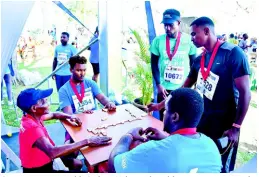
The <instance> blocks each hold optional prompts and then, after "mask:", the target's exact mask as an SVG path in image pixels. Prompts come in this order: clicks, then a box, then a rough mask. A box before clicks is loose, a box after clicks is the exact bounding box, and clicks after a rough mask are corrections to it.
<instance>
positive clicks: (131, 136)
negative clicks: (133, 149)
mask: <svg viewBox="0 0 259 177" xmlns="http://www.w3.org/2000/svg"><path fill="white" fill-rule="evenodd" d="M126 135H128V136H130V138H131V140H132V141H133V140H134V138H133V135H132V134H130V133H127V134H126Z"/></svg>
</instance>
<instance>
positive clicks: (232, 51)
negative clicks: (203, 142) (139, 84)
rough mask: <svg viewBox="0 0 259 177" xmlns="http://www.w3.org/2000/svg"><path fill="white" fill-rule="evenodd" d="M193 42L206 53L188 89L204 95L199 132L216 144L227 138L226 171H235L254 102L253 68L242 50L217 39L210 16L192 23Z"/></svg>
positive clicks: (200, 60) (190, 75) (187, 84)
mask: <svg viewBox="0 0 259 177" xmlns="http://www.w3.org/2000/svg"><path fill="white" fill-rule="evenodd" d="M191 36H192V41H193V43H194V44H195V45H196V47H202V46H203V47H204V48H205V49H206V51H205V52H204V53H203V54H202V56H201V57H198V58H197V60H195V62H194V64H193V66H192V68H191V71H190V74H189V76H188V78H187V80H186V81H185V83H184V87H192V86H193V85H194V83H195V82H196V90H197V91H198V92H199V93H200V94H201V95H202V96H203V99H204V113H203V117H202V119H201V122H200V124H199V126H198V130H199V131H200V132H202V133H204V134H205V135H207V136H209V137H210V138H212V139H213V140H214V141H215V142H216V141H217V140H218V139H219V138H221V137H223V136H226V137H228V139H229V148H228V149H226V150H224V151H225V152H223V153H222V163H223V168H222V172H223V173H224V172H230V171H232V170H233V169H234V166H235V161H236V154H237V149H238V140H239V134H240V128H241V125H242V122H243V120H244V118H245V116H246V113H247V110H248V108H249V102H250V100H251V92H250V87H249V84H250V81H249V75H250V69H249V63H248V59H247V57H246V55H245V53H244V52H243V51H242V49H241V48H239V47H237V46H235V45H233V44H231V43H228V42H221V41H219V40H217V37H216V35H215V30H214V23H213V21H212V20H211V19H209V18H208V17H201V18H198V19H196V20H195V21H193V22H192V24H191Z"/></svg>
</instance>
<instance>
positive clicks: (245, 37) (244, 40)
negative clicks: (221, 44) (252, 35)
mask: <svg viewBox="0 0 259 177" xmlns="http://www.w3.org/2000/svg"><path fill="white" fill-rule="evenodd" d="M247 39H248V35H247V34H246V33H245V34H243V39H242V40H241V41H240V42H239V44H238V46H239V47H241V48H242V49H243V50H244V52H247V50H248V47H249V45H248V44H247Z"/></svg>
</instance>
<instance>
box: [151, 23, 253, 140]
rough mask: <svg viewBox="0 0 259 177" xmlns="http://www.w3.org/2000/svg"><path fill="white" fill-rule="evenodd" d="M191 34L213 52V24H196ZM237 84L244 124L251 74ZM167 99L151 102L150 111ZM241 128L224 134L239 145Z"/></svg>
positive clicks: (188, 84)
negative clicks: (157, 102)
mask: <svg viewBox="0 0 259 177" xmlns="http://www.w3.org/2000/svg"><path fill="white" fill-rule="evenodd" d="M191 31H192V32H191V35H192V41H193V43H194V44H195V45H196V47H204V48H205V49H206V50H207V51H210V52H212V51H213V49H214V46H215V45H216V42H217V37H216V35H215V32H214V28H213V27H211V26H199V27H197V26H196V25H194V26H192V27H191ZM196 81H197V79H196V80H193V79H191V78H187V79H186V80H185V82H184V84H183V87H189V88H191V87H192V86H193V85H194V84H195V83H196ZM234 82H235V85H236V87H237V90H238V91H239V99H238V106H237V112H236V119H235V120H236V121H235V122H233V123H236V124H238V125H242V123H243V120H244V118H245V115H246V113H247V110H248V108H249V102H250V100H251V92H250V88H249V76H248V75H244V76H241V77H238V78H236V79H234ZM164 105H165V101H163V102H161V103H159V104H151V105H149V106H148V108H149V111H156V110H160V109H162V108H163V107H164ZM239 133H240V130H239V129H238V128H235V127H232V128H231V129H229V130H227V131H225V132H224V135H225V136H227V137H228V138H229V141H230V142H231V143H232V144H233V145H237V143H238V138H239Z"/></svg>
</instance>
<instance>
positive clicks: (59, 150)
mask: <svg viewBox="0 0 259 177" xmlns="http://www.w3.org/2000/svg"><path fill="white" fill-rule="evenodd" d="M28 114H30V115H31V116H32V117H33V118H34V119H35V120H36V121H38V122H40V121H41V120H43V121H46V120H50V119H59V120H64V119H68V120H70V121H72V122H75V123H76V124H75V125H76V126H81V124H82V123H81V121H80V119H78V118H77V117H76V116H75V115H68V114H64V113H59V112H58V113H50V112H49V105H48V102H47V98H44V99H41V100H39V101H38V102H37V104H36V105H33V106H32V107H31V109H30V111H29V112H28ZM110 140H111V138H110V137H106V136H105V137H91V138H89V139H84V140H82V141H79V142H77V143H72V144H67V145H62V146H53V145H52V144H51V143H50V141H49V139H48V138H47V137H41V138H39V139H37V140H36V142H35V143H34V144H33V147H37V148H38V149H40V150H42V151H43V152H44V153H45V154H46V155H47V156H48V157H49V158H51V159H55V158H58V157H62V156H64V155H68V154H70V153H72V152H75V151H77V150H80V149H81V148H82V147H85V146H92V147H95V146H102V145H107V144H109V143H110Z"/></svg>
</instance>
